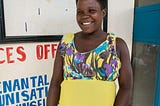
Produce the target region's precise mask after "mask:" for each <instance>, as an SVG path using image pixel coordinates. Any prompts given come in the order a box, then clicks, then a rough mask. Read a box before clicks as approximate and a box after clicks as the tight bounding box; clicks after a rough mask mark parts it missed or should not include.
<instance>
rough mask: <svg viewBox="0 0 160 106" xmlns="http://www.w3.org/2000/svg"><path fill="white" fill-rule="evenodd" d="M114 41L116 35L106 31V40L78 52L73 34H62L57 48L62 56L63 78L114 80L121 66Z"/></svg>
mask: <svg viewBox="0 0 160 106" xmlns="http://www.w3.org/2000/svg"><path fill="white" fill-rule="evenodd" d="M115 41H116V36H114V34H112V33H108V34H107V39H106V41H104V42H102V43H101V44H100V45H99V46H98V47H97V48H95V49H94V50H91V51H90V52H85V53H79V52H78V51H77V50H76V48H75V45H74V34H68V35H66V36H63V38H62V41H61V42H60V46H59V48H60V52H61V55H62V56H63V58H64V67H63V69H64V79H65V80H74V79H86V80H104V81H114V80H115V79H116V78H117V77H118V76H119V69H120V67H121V62H120V59H119V58H118V55H117V53H116V42H115Z"/></svg>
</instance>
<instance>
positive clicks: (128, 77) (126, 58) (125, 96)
mask: <svg viewBox="0 0 160 106" xmlns="http://www.w3.org/2000/svg"><path fill="white" fill-rule="evenodd" d="M116 49H117V53H118V56H119V58H120V60H121V69H120V70H119V73H120V76H119V78H118V82H119V90H118V93H117V96H116V99H115V103H114V106H129V104H130V100H131V94H132V86H133V76H132V67H131V61H130V54H129V50H128V47H127V45H126V43H125V41H124V40H122V39H121V38H117V39H116Z"/></svg>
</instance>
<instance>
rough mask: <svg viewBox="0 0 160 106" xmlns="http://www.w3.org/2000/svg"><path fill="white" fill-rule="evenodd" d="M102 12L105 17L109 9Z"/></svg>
mask: <svg viewBox="0 0 160 106" xmlns="http://www.w3.org/2000/svg"><path fill="white" fill-rule="evenodd" d="M102 13H103V17H105V16H106V14H107V10H106V8H105V9H103V10H102Z"/></svg>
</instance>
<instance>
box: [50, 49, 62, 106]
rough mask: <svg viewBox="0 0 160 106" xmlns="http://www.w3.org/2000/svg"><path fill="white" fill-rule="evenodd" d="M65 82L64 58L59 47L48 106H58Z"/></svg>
mask: <svg viewBox="0 0 160 106" xmlns="http://www.w3.org/2000/svg"><path fill="white" fill-rule="evenodd" d="M62 81H63V57H62V56H61V54H60V50H59V47H58V50H57V53H56V58H55V61H54V68H53V75H52V78H51V82H50V87H49V92H48V97H47V106H57V105H58V103H59V98H60V90H61V86H60V85H61V82H62Z"/></svg>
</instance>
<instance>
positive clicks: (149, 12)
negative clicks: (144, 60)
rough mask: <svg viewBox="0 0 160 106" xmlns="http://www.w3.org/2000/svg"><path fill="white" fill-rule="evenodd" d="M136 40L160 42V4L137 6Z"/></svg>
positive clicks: (135, 20)
mask: <svg viewBox="0 0 160 106" xmlns="http://www.w3.org/2000/svg"><path fill="white" fill-rule="evenodd" d="M133 35H134V38H133V39H134V41H136V42H146V43H154V44H160V4H154V5H149V6H143V7H137V8H135V16H134V32H133Z"/></svg>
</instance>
